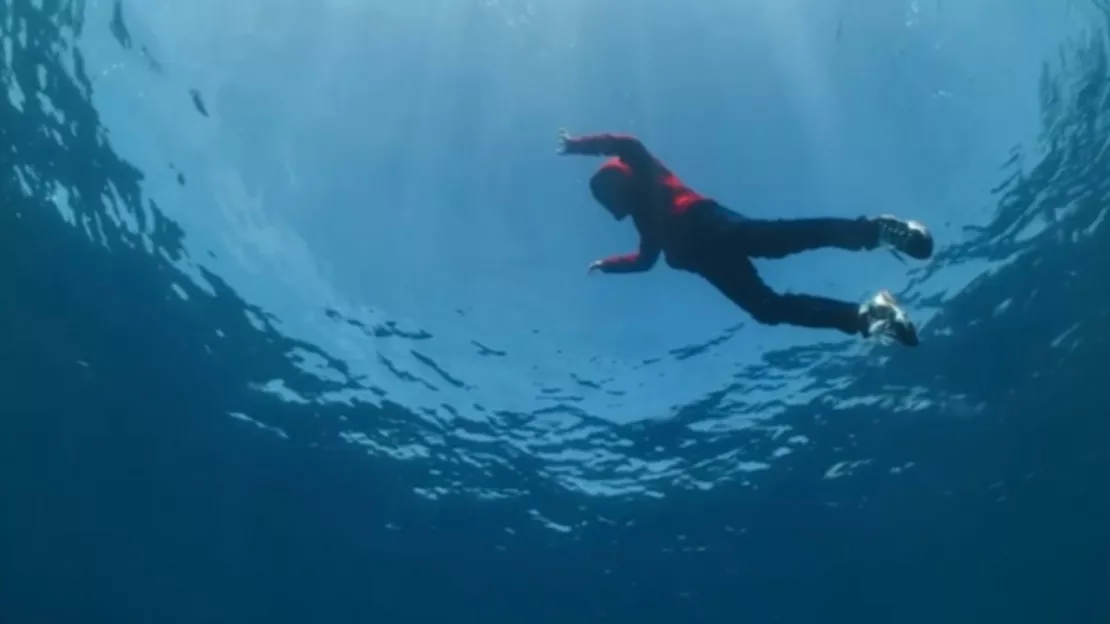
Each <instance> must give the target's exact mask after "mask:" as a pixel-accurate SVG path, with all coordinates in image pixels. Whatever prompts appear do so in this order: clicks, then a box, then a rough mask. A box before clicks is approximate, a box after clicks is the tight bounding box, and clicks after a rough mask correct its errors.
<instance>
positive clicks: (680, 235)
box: [566, 134, 712, 273]
mask: <svg viewBox="0 0 1110 624" xmlns="http://www.w3.org/2000/svg"><path fill="white" fill-rule="evenodd" d="M566 152H567V153H568V154H582V155H592V156H612V157H613V158H611V159H609V160H608V161H606V162H605V164H603V165H602V169H606V168H615V169H620V170H621V171H623V172H624V173H625V174H626V175H628V176H629V177H630V178H631V180H632V193H631V195H630V196H629V197H628V198H627V199H626V201H627V202H628V205H627V206H626V208H627V210H628V213H629V215H630V216H631V217H632V221H633V223H635V225H636V230H637V231H638V232H639V234H640V248H639V249H638V250H637V251H635V252H632V253H628V254H621V255H616V256H611V257H608V258H605V259H604V260H602V261H601V265H600V267H599V268H600V269H601V270H602V271H603V272H606V273H633V272H638V271H646V270H648V269H650V268H651V267H652V266H654V265H655V262H656V260H658V258H659V254H660V253H662V254H664V256H665V258H666V260H667V264H669V265H671V266H673V267H675V268H682V269H688V268H690V267H689V260H690V258H691V257H692V256H693V255H696V253H697V249H696V246H697V245H698V240H697V239H698V237H697V236H696V232H695V231H693V230H695V229H696V228H694V227H693V225H694V220H693V219H691V218H690V213H691V211H692V209H693V208H695V207H697V206H699V205H700V204H704V203H712V200H710V199H708V198H706V197H704V196H702V195H700V194H698V193H697V192H695V191H694V190H693V189H691V188H690V187H688V186H686V185H685V184H683V182H682V180H680V179H679V178H678V176H676V175H675V174H674V173H673V172H672V171H671V170H669V169H668V168H667V167H666V165H664V164H663V163H662V162H661V161H660V160H659V159H657V158H655V157H654V156H652V154H651V153H650V152H649V151H648V150H647V148H646V147H644V144H643V143H641V142H640V140H639V139H637V138H635V137H633V136H629V135H621V134H596V135H590V136H583V137H573V138H570V139H568V140H567V143H566Z"/></svg>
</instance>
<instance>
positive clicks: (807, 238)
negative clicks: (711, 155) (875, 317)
mask: <svg viewBox="0 0 1110 624" xmlns="http://www.w3.org/2000/svg"><path fill="white" fill-rule="evenodd" d="M695 210H697V211H698V214H696V215H692V216H695V223H696V224H697V225H696V230H699V232H698V233H699V234H700V235H699V236H697V237H696V238H699V239H700V242H699V244H698V245H697V247H698V249H697V250H696V251H695V253H694V255H695V257H697V258H698V261H697V262H695V263H694V266H693V267H692V269H693V271H694V272H695V273H698V274H699V275H701V276H702V277H704V278H705V279H707V280H708V281H709V282H710V283H711V284H713V285H714V286H716V287H717V289H718V290H720V291H721V292H722V293H723V294H724V295H725V296H726V297H728V298H729V299H730V300H732V302H733V303H735V304H736V305H738V306H740V307H741V308H743V309H744V310H745V311H747V312H748V313H749V314H750V315H751V316H752V318H753V319H754V320H756V321H758V322H759V323H763V324H766V325H778V324H787V325H797V326H801V327H813V328H821V329H838V330H840V331H842V332H845V333H847V334H858V333H861V332H863V331H864V330H865V329H866V328H865V327H864V323H863V321H862V319H861V318H860V315H859V304H858V303H853V302H850V301H839V300H836V299H828V298H825V297H818V296H814V295H798V294H791V293H777V292H775V291H774V290H772V289H771V287H769V286H768V285H767V284H766V283H764V281H763V280H762V279H761V278H760V277H759V273H758V272H757V271H756V269H755V265H754V264H752V260H751V259H752V258H782V257H784V256H788V255H791V254H796V253H799V252H803V251H809V250H811V249H822V248H829V247H833V248H838V249H846V250H849V251H863V250H869V249H874V248H875V247H877V246H878V244H879V228H878V225H877V224H876V223H875V222H874V221H872V220H869V219H863V218H860V219H833V218H817V219H785V220H762V219H749V218H747V217H744V216H742V215H739V214H737V213H735V212H732V211H730V210H728V209H727V208H724V207H723V206H720V205H717V204H707V205H705V206H699V207H697V208H696V209H695Z"/></svg>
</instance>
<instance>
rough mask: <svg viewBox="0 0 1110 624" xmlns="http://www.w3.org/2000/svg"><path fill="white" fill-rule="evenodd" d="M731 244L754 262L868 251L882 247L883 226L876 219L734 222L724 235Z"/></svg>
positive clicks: (737, 220) (747, 220) (754, 220)
mask: <svg viewBox="0 0 1110 624" xmlns="http://www.w3.org/2000/svg"><path fill="white" fill-rule="evenodd" d="M723 234H724V236H725V237H727V238H728V240H729V242H730V244H732V245H735V246H736V247H737V248H738V249H741V250H743V253H744V254H745V255H747V256H750V257H753V258H783V257H785V256H789V255H791V254H796V253H801V252H803V251H810V250H813V249H823V248H826V247H833V248H837V249H846V250H848V251H865V250H870V249H875V248H876V247H878V246H879V242H880V241H879V225H878V222H877V221H875V220H872V219H865V218H859V219H837V218H831V217H830V218H811V219H747V218H743V217H741V218H739V219H733V220H731V221H730V222H729V224H728V226H727V230H726V231H725V232H724V233H723Z"/></svg>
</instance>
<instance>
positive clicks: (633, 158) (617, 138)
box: [559, 130, 654, 165]
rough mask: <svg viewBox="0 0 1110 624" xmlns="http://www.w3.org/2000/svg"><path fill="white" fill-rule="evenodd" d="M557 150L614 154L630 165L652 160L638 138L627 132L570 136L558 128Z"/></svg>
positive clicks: (590, 153) (585, 153)
mask: <svg viewBox="0 0 1110 624" xmlns="http://www.w3.org/2000/svg"><path fill="white" fill-rule="evenodd" d="M559 151H560V153H563V154H579V155H582V156H616V157H618V158H620V159H621V160H623V161H625V162H626V163H628V164H630V165H638V164H645V165H646V164H650V163H651V162H652V161H653V160H654V158H653V157H652V155H651V153H650V152H648V150H647V148H646V147H644V144H643V143H641V142H640V139H637V138H636V137H634V136H632V135H628V134H591V135H586V136H579V137H572V136H570V134H568V133H567V131H566V130H559Z"/></svg>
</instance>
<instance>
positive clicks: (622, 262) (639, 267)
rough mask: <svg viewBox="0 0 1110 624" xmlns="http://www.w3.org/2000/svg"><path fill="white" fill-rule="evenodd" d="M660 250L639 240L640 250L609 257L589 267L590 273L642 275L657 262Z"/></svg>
mask: <svg viewBox="0 0 1110 624" xmlns="http://www.w3.org/2000/svg"><path fill="white" fill-rule="evenodd" d="M660 251H661V250H660V249H659V247H658V246H657V245H654V244H651V243H648V242H645V241H644V240H643V239H641V240H640V249H639V250H638V251H634V252H632V253H630V254H622V255H619V256H610V257H608V258H605V259H604V260H598V261H597V262H594V263H593V264H591V265H590V271H591V272H593V271H601V272H602V273H642V272H644V271H647V270H648V269H650V268H651V267H653V266H655V262H656V261H657V260H659V253H660Z"/></svg>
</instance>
